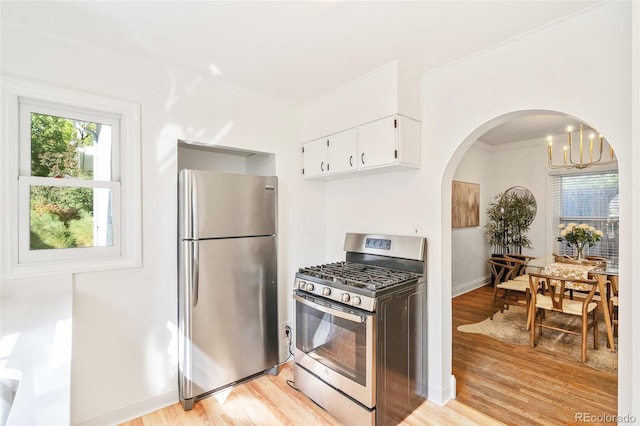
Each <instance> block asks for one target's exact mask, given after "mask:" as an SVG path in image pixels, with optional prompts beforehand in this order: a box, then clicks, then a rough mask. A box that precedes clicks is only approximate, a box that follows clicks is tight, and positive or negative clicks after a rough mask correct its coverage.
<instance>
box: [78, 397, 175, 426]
mask: <svg viewBox="0 0 640 426" xmlns="http://www.w3.org/2000/svg"><path fill="white" fill-rule="evenodd" d="M176 402H178V389H177V388H176V389H174V390H171V391H169V392H165V393H163V394H160V395H156V396H154V397H152V398H149V399H145V400H143V401H140V402H137V403H135V404H132V405H129V406H127V407H123V408H119V409H117V410H114V411H111V412H109V413H106V414H102V415H100V416H97V417H93V418H91V419H86V420H82V421H80V422H72V424H73V425H74V426H96V425H117V424H120V423H124V422H126V421H129V420H132V419H135V418H137V417H140V416H144V415H145V414H149V413H152V412H154V411H156V410H160V409H162V408H165V407H168V406H169V405H172V404H175V403H176Z"/></svg>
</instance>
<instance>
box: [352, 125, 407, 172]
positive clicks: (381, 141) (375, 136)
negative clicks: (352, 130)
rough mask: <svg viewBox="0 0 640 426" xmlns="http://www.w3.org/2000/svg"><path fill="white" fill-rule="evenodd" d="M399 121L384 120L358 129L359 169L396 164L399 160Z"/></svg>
mask: <svg viewBox="0 0 640 426" xmlns="http://www.w3.org/2000/svg"><path fill="white" fill-rule="evenodd" d="M396 129H397V119H396V117H395V116H392V117H387V118H383V119H381V120H377V121H373V122H371V123H367V124H365V125H362V126H360V127H358V168H360V169H362V170H364V169H368V168H372V167H380V166H385V165H390V164H394V163H395V161H396V159H397V158H398V145H397V143H396V142H397V141H396Z"/></svg>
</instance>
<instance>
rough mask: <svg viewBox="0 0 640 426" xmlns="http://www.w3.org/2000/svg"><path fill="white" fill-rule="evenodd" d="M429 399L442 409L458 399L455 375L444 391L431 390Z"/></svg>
mask: <svg viewBox="0 0 640 426" xmlns="http://www.w3.org/2000/svg"><path fill="white" fill-rule="evenodd" d="M427 399H428V400H429V401H431V402H433V403H434V404H438V405H439V406H441V407H442V406H444V405H445V404H446V403H447V402H449V401H451V400H452V399H456V376H454V375H453V374H452V375H451V378H450V379H449V385H448V386H446V387H445V388H444V389H439V390H435V389H433V388H429V394H428V398H427Z"/></svg>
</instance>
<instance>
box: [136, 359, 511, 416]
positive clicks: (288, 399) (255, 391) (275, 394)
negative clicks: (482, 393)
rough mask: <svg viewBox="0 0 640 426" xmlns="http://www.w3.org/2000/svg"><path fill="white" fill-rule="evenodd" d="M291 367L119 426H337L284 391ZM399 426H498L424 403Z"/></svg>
mask: <svg viewBox="0 0 640 426" xmlns="http://www.w3.org/2000/svg"><path fill="white" fill-rule="evenodd" d="M287 380H293V368H292V366H291V363H287V364H285V365H284V366H283V368H281V370H280V374H278V375H277V376H268V375H265V376H260V377H258V378H256V379H254V380H252V381H250V382H246V383H243V384H241V385H239V386H236V387H234V388H233V389H232V390H231V391H230V392H228V393H226V394H225V393H219V394H216V395H214V396H211V397H209V398H205V399H203V400H200V401H198V402H196V403H195V405H194V408H193V410H191V411H184V410H183V409H182V406H181V405H180V404H179V403H176V404H173V405H170V406H169V407H166V408H163V409H162V410H158V411H155V412H153V413H150V414H147V415H145V416H142V417H139V418H136V419H133V420H131V421H129V422H126V423H123V426H169V425H171V426H173V425H234V426H235V425H283V426H288V425H290V426H303V425H304V426H315V425H317V426H337V425H339V424H340V423H338V422H337V421H336V420H335V419H334V418H333V417H332V416H331V415H329V414H328V413H327V412H326V411H324V410H323V409H322V408H320V407H319V406H317V405H315V404H314V403H313V402H312V401H311V400H310V399H308V398H307V397H306V396H304V395H303V394H302V393H300V392H298V391H296V390H295V389H293V388H291V387H289V385H288V384H287V383H286V381H287ZM402 424H403V425H408V426H423V425H424V426H428V425H453V424H455V425H483V426H484V425H486V426H491V425H500V424H501V423H499V422H496V421H495V420H493V419H491V418H490V417H488V416H486V415H484V414H482V413H481V412H479V411H476V410H474V409H473V408H470V407H468V406H466V405H464V404H461V403H460V402H458V401H451V402H450V403H449V404H447V405H446V406H445V407H440V406H438V405H436V404H434V403H432V402H430V401H425V402H424V403H422V405H420V407H418V408H417V409H416V410H415V411H414V412H413V413H411V415H410V416H409V417H407V418H406V419H405V420H404V421H403V423H402Z"/></svg>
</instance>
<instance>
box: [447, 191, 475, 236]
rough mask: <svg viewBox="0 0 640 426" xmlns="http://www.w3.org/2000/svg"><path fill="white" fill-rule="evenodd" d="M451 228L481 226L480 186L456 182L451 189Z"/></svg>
mask: <svg viewBox="0 0 640 426" xmlns="http://www.w3.org/2000/svg"><path fill="white" fill-rule="evenodd" d="M451 198H452V199H451V227H452V228H468V227H471V226H480V185H479V184H477V183H468V182H459V181H456V180H454V181H453V182H452V188H451Z"/></svg>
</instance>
